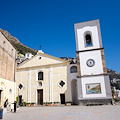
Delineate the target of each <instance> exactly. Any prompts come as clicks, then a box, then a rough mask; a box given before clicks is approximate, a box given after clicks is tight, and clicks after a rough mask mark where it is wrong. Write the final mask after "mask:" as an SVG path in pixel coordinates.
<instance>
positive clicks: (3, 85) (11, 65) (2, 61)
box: [0, 32, 16, 107]
mask: <svg viewBox="0 0 120 120" xmlns="http://www.w3.org/2000/svg"><path fill="white" fill-rule="evenodd" d="M15 56H16V50H15V48H14V47H13V46H12V45H11V43H10V42H9V41H8V40H7V39H6V38H5V37H4V35H3V34H2V33H1V32H0V90H1V103H0V104H1V105H2V107H3V104H4V102H5V100H6V99H8V102H9V103H13V102H14V100H16V97H15V85H16V83H15V67H16V64H15Z"/></svg>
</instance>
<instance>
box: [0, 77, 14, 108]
mask: <svg viewBox="0 0 120 120" xmlns="http://www.w3.org/2000/svg"><path fill="white" fill-rule="evenodd" d="M0 90H2V92H1V106H3V105H4V103H5V100H6V99H8V102H9V103H10V104H11V103H13V102H14V101H15V100H16V83H15V82H12V81H10V80H6V79H3V78H0Z"/></svg>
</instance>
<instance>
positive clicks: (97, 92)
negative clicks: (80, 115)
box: [16, 20, 112, 105]
mask: <svg viewBox="0 0 120 120" xmlns="http://www.w3.org/2000/svg"><path fill="white" fill-rule="evenodd" d="M75 37H76V49H77V51H76V56H77V61H73V62H69V61H67V60H64V59H60V58H56V57H53V56H51V55H48V54H45V53H43V52H42V50H39V51H38V53H37V55H35V56H34V57H32V58H30V59H29V60H27V61H25V62H23V63H21V64H20V65H19V66H18V67H17V73H16V84H17V86H18V87H17V93H18V94H17V96H19V100H20V103H21V102H22V99H23V101H24V102H29V103H33V102H34V103H35V104H36V105H43V103H44V102H52V103H54V102H59V104H65V103H67V102H71V103H72V104H78V105H89V104H111V101H112V94H111V87H110V81H109V75H108V74H107V69H106V63H105V56H104V48H103V46H102V40H101V33H100V24H99V20H93V21H88V22H83V23H76V24H75Z"/></svg>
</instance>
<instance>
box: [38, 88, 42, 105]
mask: <svg viewBox="0 0 120 120" xmlns="http://www.w3.org/2000/svg"><path fill="white" fill-rule="evenodd" d="M37 94H38V100H37V104H38V105H43V90H37Z"/></svg>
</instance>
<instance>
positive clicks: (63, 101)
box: [60, 94, 65, 104]
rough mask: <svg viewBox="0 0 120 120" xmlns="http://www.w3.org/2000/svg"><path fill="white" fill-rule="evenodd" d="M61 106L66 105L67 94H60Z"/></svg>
mask: <svg viewBox="0 0 120 120" xmlns="http://www.w3.org/2000/svg"><path fill="white" fill-rule="evenodd" d="M60 100H61V104H65V94H60Z"/></svg>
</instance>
